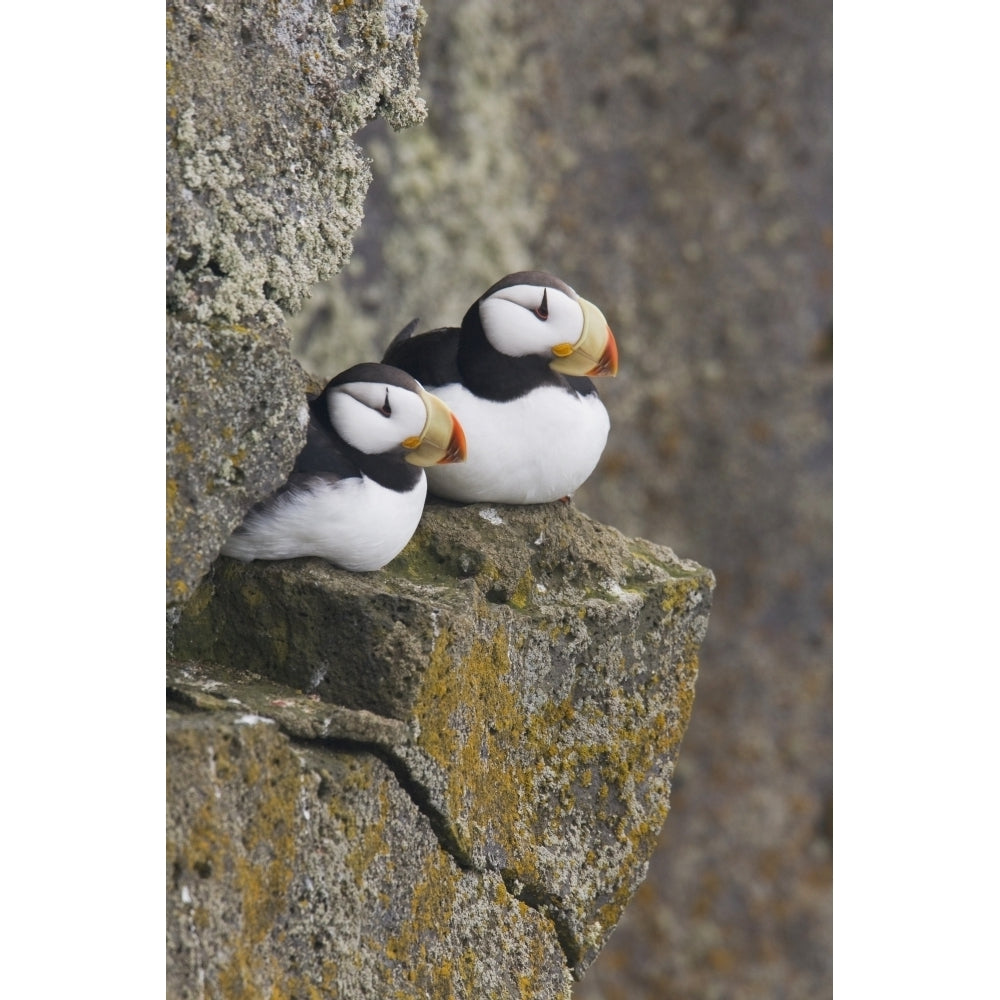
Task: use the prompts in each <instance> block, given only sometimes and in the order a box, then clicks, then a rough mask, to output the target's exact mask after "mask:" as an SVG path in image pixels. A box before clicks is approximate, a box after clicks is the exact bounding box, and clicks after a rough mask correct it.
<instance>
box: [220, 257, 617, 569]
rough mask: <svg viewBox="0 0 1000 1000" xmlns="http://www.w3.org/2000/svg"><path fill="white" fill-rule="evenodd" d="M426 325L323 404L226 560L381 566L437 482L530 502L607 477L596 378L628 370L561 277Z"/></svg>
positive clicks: (531, 274)
mask: <svg viewBox="0 0 1000 1000" xmlns="http://www.w3.org/2000/svg"><path fill="white" fill-rule="evenodd" d="M415 327H416V321H414V323H411V324H410V325H409V326H408V327H407V328H406V329H404V330H403V331H401V332H400V333H399V334H398V335H397V336H396V338H395V339H394V340H393V342H392V343H391V344H390V345H389V348H388V350H387V351H386V353H385V356H384V357H383V359H382V364H361V365H355V366H354V367H353V368H350V369H348V370H347V371H345V372H342V373H341V374H340V375H337V376H336V377H335V378H334V379H333V380H332V381H331V382H330V383H329V384H328V385H327V386H326V388H325V389H324V390H323V392H322V393H321V394H320V395H319V396H317V397H316V398H314V399H311V400H310V402H309V410H310V416H309V429H308V437H307V441H306V446H305V448H304V449H303V450H302V452H301V454H300V455H299V456H298V458H297V459H296V462H295V467H294V469H293V470H292V473H291V475H290V476H289V479H288V482H287V483H286V484H285V485H284V486H282V487H281V488H280V489H279V490H278V491H277V492H276V493H275V494H274V495H273V496H271V497H269V498H268V499H267V500H264V501H263V502H261V503H259V504H257V505H256V506H254V507H253V508H252V509H251V510H250V512H249V514H248V515H247V517H246V519H245V520H244V522H243V524H242V525H240V527H239V528H237V529H236V531H235V532H234V533H233V535H232V536H231V537H230V539H229V540H228V541H227V542H226V544H225V546H224V547H223V549H222V551H223V553H224V554H225V555H228V556H233V557H235V558H237V559H243V560H251V559H291V558H295V557H297V556H320V557H322V558H324V559H327V560H329V561H330V562H332V563H334V564H335V565H337V566H340V567H342V568H344V569H349V570H356V571H357V570H373V569H380V568H381V567H382V566H384V565H385V564H386V563H387V562H389V561H390V560H391V559H393V558H394V557H395V556H396V555H397V554H398V553H399V552H400V551H402V549H403V547H404V546H405V545H406V543H407V542H408V541H409V540H410V538H411V536H412V535H413V532H414V531H415V530H416V528H417V524H418V523H419V521H420V515H421V512H422V510H423V504H424V499H425V496H426V493H427V490H428V481H429V483H430V491H431V492H432V493H434V494H435V495H437V496H439V497H444V498H445V499H449V500H457V501H460V502H476V501H490V502H494V503H511V504H532V503H546V502H548V501H552V500H559V499H561V498H564V497H569V496H571V495H572V494H573V493H574V491H575V490H576V489H577V488H578V487H579V486H580V485H581V484H582V483H583V482H584V480H586V478H587V477H588V476H589V475H590V473H591V472H593V470H594V467H595V466H596V465H597V462H598V460H599V459H600V457H601V453H602V452H603V451H604V446H605V444H606V442H607V438H608V431H609V429H610V420H609V418H608V414H607V410H605V408H604V405H603V404H602V403H601V401H600V398H599V397H598V395H597V391H596V390H595V388H594V385H593V383H592V382H591V381H590V378H591V376H597V375H614V374H616V372H617V371H618V348H617V345H616V344H615V339H614V336H613V335H612V333H611V329H610V327H609V326H608V323H607V320H605V318H604V316H603V315H602V313H601V311H600V310H599V309H598V308H597V307H596V306H594V305H593V304H591V303H590V302H588V301H587V300H586V299H582V298H580V296H578V295H577V294H576V292H574V291H573V289H572V288H570V287H569V285H567V284H566V283H565V282H563V281H561V280H560V279H559V278H556V277H554V276H553V275H551V274H547V273H545V272H544V271H519V272H517V273H516V274H509V275H507V277H505V278H502V279H501V280H500V281H498V282H497V283H496V284H495V285H493V286H492V287H491V288H489V289H487V290H486V292H485V293H483V295H482V296H480V298H479V299H478V300H477V301H476V302H475V303H474V304H473V305H472V306H471V307H470V308H469V310H468V312H466V314H465V317H464V319H463V320H462V325H461V327H460V328H455V327H447V328H441V329H437V330H432V331H429V332H427V333H422V334H418V335H416V336H414V330H415ZM425 387H426V388H425ZM425 473H426V474H425Z"/></svg>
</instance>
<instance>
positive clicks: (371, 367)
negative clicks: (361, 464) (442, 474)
mask: <svg viewBox="0 0 1000 1000" xmlns="http://www.w3.org/2000/svg"><path fill="white" fill-rule="evenodd" d="M324 394H325V396H326V405H327V409H328V412H329V415H330V423H331V424H332V425H333V428H334V430H336V432H337V433H338V434H339V435H340V436H341V437H342V438H343V439H344V440H345V441H346V442H347V443H348V444H349V445H351V447H352V448H357V449H358V451H363V452H365V454H368V455H379V454H384V453H387V452H392V451H398V452H399V453H400V455H401V456H402V457H403V458H405V459H406V461H407V462H411V463H412V464H413V465H439V464H440V465H444V464H446V463H448V462H463V461H465V453H466V449H465V432H464V431H463V430H462V425H461V424H460V423H459V422H458V420H457V419H456V417H455V415H454V414H453V413H452V412H451V410H450V409H449V408H448V407H447V406H446V405H445V404H444V403H443V402H442V401H441V400H440V399H438V397H437V396H435V395H432V394H431V393H429V392H428V391H427V390H426V389H425V388H424V387H423V386H422V385H421V384H420V383H419V382H418V381H417V380H416V379H415V378H412V377H411V376H409V375H407V374H406V372H404V371H400V369H398V368H393V367H391V366H389V365H378V364H371V363H364V364H360V365H355V366H354V367H353V368H348V369H347V370H346V371H343V372H341V373H340V374H339V375H337V376H336V377H335V378H334V379H332V380H331V381H330V382H329V384H328V385H327V387H326V389H325V390H324Z"/></svg>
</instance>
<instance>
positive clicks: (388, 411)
mask: <svg viewBox="0 0 1000 1000" xmlns="http://www.w3.org/2000/svg"><path fill="white" fill-rule="evenodd" d="M379 413H381V414H382V415H383V416H384V417H391V416H392V407H391V406H390V405H389V390H388V388H387V389H386V390H385V402H384V403H383V404H382V409H381V410H379Z"/></svg>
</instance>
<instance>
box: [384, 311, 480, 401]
mask: <svg viewBox="0 0 1000 1000" xmlns="http://www.w3.org/2000/svg"><path fill="white" fill-rule="evenodd" d="M416 325H417V321H416V320H414V321H413V322H412V323H409V324H408V325H407V326H406V327H404V328H403V329H402V330H400V332H399V333H397V334H396V336H395V337H394V338H393V340H392V343H391V344H390V345H389V347H388V348H387V349H386V352H385V355H384V357H383V358H382V364H385V365H393V366H394V367H395V368H402V369H403V371H404V372H409V374H410V375H412V376H413V377H414V378H415V379H416V380H417V381H418V382H420V383H421V385H424V386H427V387H428V388H433V387H434V386H439V385H447V384H449V383H450V382H460V381H461V375H460V373H459V370H458V336H459V333H460V332H461V331H460V330H459V329H458V327H442V328H441V329H439V330H429V331H428V332H427V333H420V334H417V335H416V336H413V331H414V329H415V328H416Z"/></svg>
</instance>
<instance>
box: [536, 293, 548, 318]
mask: <svg viewBox="0 0 1000 1000" xmlns="http://www.w3.org/2000/svg"><path fill="white" fill-rule="evenodd" d="M534 313H535V315H536V316H537V317H538V318H539V319H541V320H546V319H548V318H549V290H548V289H547V288H546V289H545V291H544V292H542V304H541V305H540V306H538V308H537V309H535V310H534Z"/></svg>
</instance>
